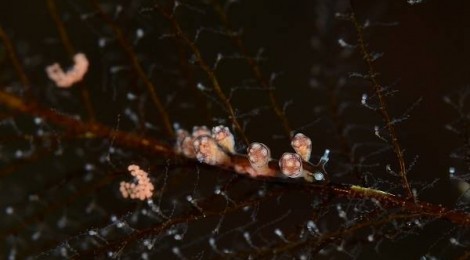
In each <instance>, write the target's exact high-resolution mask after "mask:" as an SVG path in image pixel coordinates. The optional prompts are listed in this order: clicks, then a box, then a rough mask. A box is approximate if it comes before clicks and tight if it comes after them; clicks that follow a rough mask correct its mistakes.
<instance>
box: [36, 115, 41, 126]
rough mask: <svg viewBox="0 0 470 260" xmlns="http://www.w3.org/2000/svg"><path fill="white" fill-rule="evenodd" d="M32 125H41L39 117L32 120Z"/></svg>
mask: <svg viewBox="0 0 470 260" xmlns="http://www.w3.org/2000/svg"><path fill="white" fill-rule="evenodd" d="M34 123H35V124H36V125H39V124H41V123H42V118H40V117H35V118H34Z"/></svg>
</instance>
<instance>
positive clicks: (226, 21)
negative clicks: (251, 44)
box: [212, 0, 293, 137]
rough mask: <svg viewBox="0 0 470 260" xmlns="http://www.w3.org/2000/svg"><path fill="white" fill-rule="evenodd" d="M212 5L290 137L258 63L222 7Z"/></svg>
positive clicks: (285, 122) (287, 126)
mask: <svg viewBox="0 0 470 260" xmlns="http://www.w3.org/2000/svg"><path fill="white" fill-rule="evenodd" d="M212 4H213V5H214V9H215V11H216V12H217V14H218V15H219V17H220V19H221V21H222V23H223V25H224V26H225V27H226V29H227V30H228V32H229V35H230V38H231V39H232V42H233V43H234V45H235V46H236V47H237V48H238V49H239V50H240V52H241V54H242V55H243V57H244V58H245V59H246V60H247V62H248V65H249V66H250V69H251V71H252V72H253V75H254V76H255V79H256V81H258V84H259V85H260V86H261V87H262V88H264V89H265V90H266V91H267V93H268V96H269V101H270V102H271V108H272V110H273V111H274V113H275V114H276V116H277V117H278V118H279V120H280V121H281V124H282V127H283V128H284V131H285V133H286V135H287V136H288V137H292V134H293V132H292V127H291V124H290V122H289V120H288V119H287V117H286V114H285V112H284V109H283V108H282V106H281V105H280V104H279V101H278V99H277V97H276V94H275V93H274V90H273V88H272V87H271V84H270V82H269V80H268V79H267V78H266V76H265V75H264V74H263V72H262V71H261V68H260V66H259V65H258V62H257V61H256V60H255V59H254V58H253V56H251V55H250V53H249V52H248V50H247V48H246V47H245V44H244V43H243V40H242V38H241V37H240V35H239V34H237V33H233V26H232V25H231V23H230V21H229V19H228V17H227V14H226V13H225V11H224V9H223V7H222V5H221V4H220V3H219V1H218V0H213V1H212Z"/></svg>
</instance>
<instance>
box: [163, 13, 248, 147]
mask: <svg viewBox="0 0 470 260" xmlns="http://www.w3.org/2000/svg"><path fill="white" fill-rule="evenodd" d="M155 7H156V8H157V10H159V11H160V13H161V14H162V15H163V16H164V17H165V18H166V19H167V20H168V21H169V22H170V23H171V26H172V28H173V30H174V31H175V33H176V35H177V36H178V37H179V38H181V39H182V40H183V42H184V43H185V44H186V45H187V46H188V47H189V48H190V49H191V51H192V52H193V54H194V56H195V57H196V60H197V61H198V63H199V65H200V66H201V68H202V70H203V71H204V72H205V73H206V74H207V76H208V77H209V80H210V81H211V83H212V86H213V90H214V92H215V93H216V95H217V97H218V98H219V100H220V102H221V103H222V105H223V106H224V108H225V110H226V111H227V113H228V115H229V118H230V121H231V123H232V125H233V127H234V128H235V130H236V131H237V133H238V134H239V136H240V138H241V140H242V141H243V142H244V143H245V145H247V144H248V143H249V141H248V138H247V137H246V135H245V131H243V128H242V125H241V124H240V123H239V122H238V120H237V115H236V113H235V109H234V108H233V106H232V104H230V100H229V98H228V97H227V96H226V95H225V93H224V92H223V90H222V87H221V85H220V83H219V80H218V78H217V76H216V75H215V72H214V70H213V69H212V68H210V67H209V65H208V64H207V63H206V61H205V60H204V58H203V57H202V53H201V51H200V50H199V48H198V47H197V46H196V44H195V43H194V42H193V41H191V40H190V39H189V38H188V36H187V35H186V34H185V33H184V32H183V30H182V29H181V26H180V25H179V23H178V21H177V20H176V18H175V17H174V16H173V15H172V14H170V13H168V12H166V11H165V10H163V9H162V7H160V6H159V5H156V6H155Z"/></svg>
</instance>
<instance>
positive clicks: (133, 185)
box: [119, 164, 154, 200]
mask: <svg viewBox="0 0 470 260" xmlns="http://www.w3.org/2000/svg"><path fill="white" fill-rule="evenodd" d="M127 169H128V170H129V172H130V174H131V175H132V176H134V178H135V180H136V181H135V182H125V181H122V182H121V183H120V187H119V191H120V192H121V194H122V196H123V197H124V198H130V199H139V200H146V199H150V198H151V197H152V195H153V189H154V187H153V184H152V182H150V179H149V177H148V173H147V172H145V171H143V170H142V169H140V167H139V166H138V165H135V164H132V165H129V167H128V168H127Z"/></svg>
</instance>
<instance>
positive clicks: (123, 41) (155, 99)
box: [91, 0, 175, 137]
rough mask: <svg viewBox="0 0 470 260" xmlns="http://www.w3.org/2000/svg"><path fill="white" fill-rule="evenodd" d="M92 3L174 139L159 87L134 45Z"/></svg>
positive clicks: (94, 3)
mask: <svg viewBox="0 0 470 260" xmlns="http://www.w3.org/2000/svg"><path fill="white" fill-rule="evenodd" d="M91 3H92V4H93V7H94V8H95V10H96V12H97V13H98V15H99V16H100V17H101V18H102V20H103V21H104V22H105V23H106V24H107V25H108V26H109V27H110V28H111V30H112V31H113V33H114V36H115V37H116V40H117V42H118V43H119V45H121V47H122V49H123V50H124V51H125V53H126V55H127V57H128V58H129V60H130V62H131V65H132V68H133V70H134V71H135V72H136V74H137V76H138V77H139V78H140V79H141V80H142V82H143V83H144V85H145V87H146V89H147V91H148V93H149V94H150V99H151V100H152V103H153V105H154V106H155V108H156V109H157V111H158V113H159V115H160V118H161V120H162V125H163V128H164V130H165V132H166V133H167V135H168V136H169V137H174V135H175V131H174V129H173V126H172V123H171V120H170V116H169V115H168V113H167V111H166V108H165V106H164V105H163V103H162V101H161V98H160V96H159V95H158V94H157V87H156V86H155V84H154V83H153V82H152V81H151V80H150V79H149V77H148V76H147V74H146V73H145V71H144V69H143V68H142V65H141V64H140V62H139V59H138V58H137V55H136V54H135V52H134V49H133V47H132V45H131V44H130V43H129V41H128V39H127V38H126V36H125V33H124V32H123V31H122V29H121V28H120V27H119V26H118V25H116V23H115V22H114V21H113V19H111V18H110V17H109V16H108V15H107V14H106V13H105V12H104V11H103V10H102V9H101V7H100V5H99V3H98V2H97V1H96V0H92V1H91Z"/></svg>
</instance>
